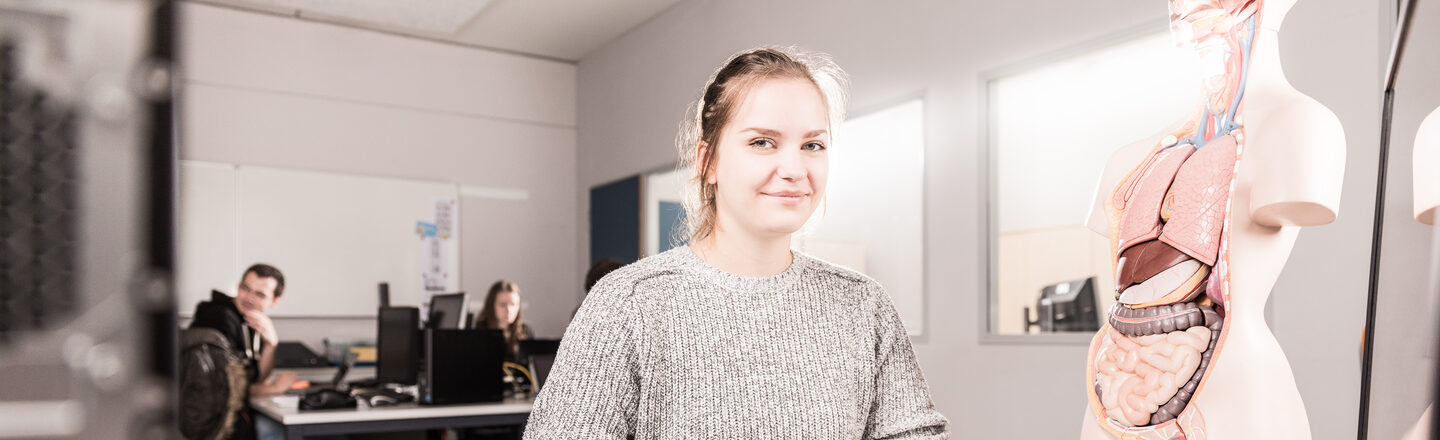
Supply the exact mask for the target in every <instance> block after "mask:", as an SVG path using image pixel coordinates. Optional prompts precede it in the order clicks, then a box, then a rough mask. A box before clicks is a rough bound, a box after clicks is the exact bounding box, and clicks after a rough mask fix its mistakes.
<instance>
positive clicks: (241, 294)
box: [190, 264, 299, 438]
mask: <svg viewBox="0 0 1440 440" xmlns="http://www.w3.org/2000/svg"><path fill="white" fill-rule="evenodd" d="M284 291H285V276H284V275H283V274H281V273H280V269H276V268H275V267H274V266H270V265H268V264H255V265H253V266H250V268H248V269H245V272H244V273H243V274H242V275H241V278H240V285H239V286H238V287H237V288H236V291H235V297H233V298H232V297H230V296H229V295H226V294H224V293H221V292H219V291H211V292H210V300H209V301H205V302H201V303H200V304H198V305H196V306H195V318H194V320H193V321H191V322H190V328H210V329H215V330H216V331H218V332H220V334H222V335H224V336H225V338H226V339H227V340H229V342H230V345H231V348H233V349H235V351H236V352H238V353H243V354H244V357H245V379H246V382H247V384H248V387H249V395H251V396H261V395H267V394H280V393H283V392H285V390H286V389H289V388H290V386H291V385H292V384H294V383H295V381H296V380H298V378H299V377H298V376H297V375H296V374H295V373H292V372H281V373H279V374H275V375H274V376H275V377H273V378H272V377H271V373H272V372H273V371H274V369H275V346H276V345H277V344H278V343H279V342H280V338H279V336H278V335H277V334H276V332H275V324H274V323H272V322H271V321H270V317H269V316H266V315H265V312H267V311H269V310H270V308H271V307H274V306H275V304H276V303H278V302H280V295H281V294H283V293H284ZM247 416H248V414H247ZM253 424H254V421H253V420H243V421H242V422H241V423H239V427H240V430H239V432H237V434H241V433H244V434H249V433H246V431H249V429H248V428H249V427H251V426H254V425H253ZM244 434H241V435H238V437H240V438H247V437H250V436H251V435H253V434H250V435H244Z"/></svg>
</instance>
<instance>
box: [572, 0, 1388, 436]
mask: <svg viewBox="0 0 1440 440" xmlns="http://www.w3.org/2000/svg"><path fill="white" fill-rule="evenodd" d="M1382 3H1383V2H1364V1H1359V2H1357V1H1352V0H1303V1H1301V2H1300V3H1299V5H1297V6H1296V7H1295V10H1294V11H1293V12H1291V14H1290V16H1289V18H1288V19H1287V20H1286V25H1285V28H1284V31H1283V32H1282V33H1281V39H1282V47H1281V53H1282V59H1283V61H1284V63H1285V65H1286V70H1287V72H1289V75H1290V77H1291V79H1292V82H1293V83H1294V84H1295V85H1296V86H1297V87H1298V88H1300V89H1301V90H1302V91H1304V92H1306V93H1309V94H1310V95H1311V96H1313V97H1315V98H1316V99H1318V100H1319V101H1320V102H1322V103H1324V104H1325V105H1326V106H1328V107H1329V108H1330V109H1332V110H1333V111H1334V112H1335V113H1336V114H1337V115H1338V116H1339V117H1340V119H1341V121H1342V122H1343V123H1344V124H1345V133H1346V135H1347V141H1348V143H1349V148H1350V155H1349V157H1348V162H1347V164H1346V175H1345V178H1346V184H1345V190H1344V194H1343V205H1342V206H1341V213H1340V218H1339V220H1338V221H1337V222H1336V223H1334V224H1332V225H1328V226H1323V227H1317V228H1312V229H1309V230H1306V231H1304V232H1302V233H1301V234H1300V238H1299V242H1298V243H1297V245H1296V248H1295V252H1294V254H1293V255H1292V257H1291V259H1290V264H1289V265H1288V266H1287V269H1286V271H1285V273H1284V274H1282V276H1281V278H1280V280H1279V284H1278V285H1277V286H1276V293H1275V295H1274V296H1273V299H1272V302H1273V303H1274V309H1275V316H1276V319H1275V322H1273V323H1272V324H1273V326H1274V327H1275V330H1276V333H1277V337H1278V338H1279V340H1280V343H1281V346H1282V347H1284V348H1285V350H1286V355H1287V356H1288V358H1289V359H1290V362H1291V364H1292V365H1293V366H1294V370H1295V375H1296V380H1297V382H1298V384H1299V387H1300V390H1301V394H1302V395H1303V397H1304V399H1305V402H1306V407H1307V411H1308V412H1309V416H1310V421H1311V425H1312V431H1313V432H1314V433H1315V434H1316V437H1317V438H1353V437H1354V432H1355V424H1356V419H1357V412H1358V411H1357V408H1358V403H1357V402H1358V394H1359V392H1358V390H1359V354H1358V347H1359V345H1358V342H1359V333H1360V329H1361V326H1362V325H1363V311H1364V309H1365V302H1364V301H1365V298H1364V293H1365V289H1366V281H1367V278H1368V275H1367V273H1366V268H1367V264H1366V263H1367V262H1368V259H1367V256H1368V250H1369V238H1368V237H1369V232H1370V223H1371V217H1370V215H1369V213H1370V210H1371V209H1372V207H1373V194H1374V178H1375V167H1376V164H1377V154H1376V139H1378V129H1377V124H1376V121H1378V119H1379V102H1380V96H1379V91H1378V84H1379V78H1380V69H1379V68H1378V66H1379V63H1380V59H1381V58H1382V55H1381V47H1382V46H1384V42H1382V41H1381V33H1382V26H1381V25H1380V23H1382V20H1381V18H1380V16H1381V11H1382V9H1383V7H1382ZM1165 5H1166V4H1165V2H1160V1H1153V0H1103V1H1090V2H1067V1H1042V0H1012V1H1005V2H984V1H963V2H947V1H933V2H827V1H820V0H807V1H789V2H765V1H760V0H734V1H725V2H719V1H694V2H685V3H681V4H679V5H677V6H676V7H674V8H671V9H670V10H668V11H666V12H665V13H663V14H661V15H660V16H658V17H656V18H655V19H653V20H651V21H650V22H647V23H646V24H644V25H642V26H641V27H639V28H637V29H635V30H633V31H631V32H629V33H627V34H626V35H624V36H623V37H621V38H619V39H617V40H616V41H614V42H611V43H610V44H608V45H606V46H604V47H603V48H601V49H600V50H597V51H596V52H594V53H592V54H590V55H588V56H586V57H585V58H584V59H582V60H581V61H580V65H579V116H578V120H577V127H578V134H579V143H578V149H579V164H580V166H579V178H578V181H577V184H578V187H577V189H578V191H579V194H580V198H581V200H580V206H581V209H580V212H577V213H576V216H577V219H582V220H583V217H582V215H583V212H584V209H586V207H587V206H588V205H587V203H588V201H587V200H584V199H585V197H586V194H588V189H589V187H590V186H592V185H596V184H599V183H602V182H606V181H610V180H614V179H617V178H620V177H623V176H626V175H630V174H634V173H636V172H639V171H642V170H647V169H653V168H656V167H659V166H662V165H665V164H669V163H672V162H673V161H674V160H675V158H674V152H673V151H674V148H673V147H672V146H671V145H670V144H671V140H672V139H674V136H675V128H676V126H677V123H678V122H679V121H680V120H681V118H682V117H683V110H684V108H685V105H686V104H687V103H688V102H690V101H692V100H694V99H695V98H696V97H697V96H698V94H699V92H700V88H701V87H702V86H703V85H704V84H703V82H704V80H705V78H706V77H707V76H708V75H709V74H710V73H711V72H712V71H713V70H714V69H715V68H717V67H718V65H719V63H720V62H721V61H723V60H724V59H725V57H726V56H728V55H730V54H731V53H733V52H736V51H738V50H742V49H745V48H749V47H753V46H758V45H763V44H797V45H800V46H801V47H802V48H805V49H809V50H817V51H825V52H829V53H831V54H833V55H834V57H835V60H836V61H837V62H838V63H839V64H840V66H842V67H844V68H845V69H846V70H847V71H848V72H849V73H850V74H851V77H852V84H853V90H852V96H853V100H852V103H853V106H852V108H853V109H859V110H865V109H871V108H876V107H878V106H880V105H883V104H885V103H893V102H896V100H897V99H901V98H904V97H907V96H914V94H916V93H922V92H923V93H924V94H925V97H926V121H925V127H926V141H927V149H926V153H925V158H926V161H927V162H926V167H927V168H926V173H925V175H926V185H927V192H926V199H925V206H926V210H925V211H926V215H927V218H926V219H925V225H926V232H927V237H926V239H927V242H926V244H927V245H926V252H927V259H926V261H927V268H926V274H927V277H928V280H927V286H929V291H928V295H929V302H928V305H929V310H928V311H927V313H929V319H928V321H930V322H931V323H932V324H931V325H930V328H929V330H930V331H929V334H928V335H927V336H926V337H925V338H924V339H923V340H917V341H916V342H917V344H916V350H917V354H918V356H919V358H920V362H921V365H922V367H923V368H924V371H925V373H926V375H927V378H928V379H929V382H930V386H931V389H932V391H933V393H934V396H935V400H936V403H937V405H939V408H940V410H941V411H942V412H944V414H945V415H946V416H948V417H949V418H950V420H951V422H952V426H953V429H954V433H955V437H956V438H1015V437H1018V438H1074V436H1076V435H1077V434H1076V433H1077V430H1078V429H1079V426H1080V421H1081V417H1082V414H1084V412H1085V400H1084V395H1083V393H1082V391H1081V390H1083V389H1084V386H1083V383H1084V378H1083V376H1084V367H1083V365H1084V359H1085V346H1083V345H1038V344H1036V345H985V344H981V343H980V334H979V331H980V329H981V328H982V326H981V323H980V319H981V316H982V313H983V312H982V310H981V304H982V302H981V299H980V297H979V296H978V295H981V293H982V292H983V291H984V277H985V274H986V268H985V266H984V261H983V260H982V258H983V257H982V256H983V255H985V253H984V250H983V249H982V246H983V245H984V241H983V239H982V235H981V234H982V227H983V223H982V222H981V220H982V218H983V217H982V216H983V215H984V213H983V211H982V209H983V206H984V203H983V202H984V199H983V198H982V197H984V194H983V193H982V191H981V188H980V186H979V185H980V184H981V180H980V178H981V175H980V172H981V170H982V166H983V165H982V164H983V162H982V159H983V156H982V155H981V151H982V150H981V149H980V148H981V147H980V145H979V144H978V142H979V131H978V130H979V126H978V124H979V120H980V115H979V114H978V112H979V110H980V109H981V105H980V102H979V100H980V98H981V96H982V95H981V93H980V90H979V88H978V84H979V74H980V72H982V71H985V70H987V69H992V68H995V67H998V66H1003V65H1007V64H1009V63H1013V62H1016V61H1018V60H1023V59H1028V58H1031V57H1034V56H1036V55H1039V54H1042V53H1046V52H1049V51H1053V50H1058V49H1061V48H1065V47H1068V46H1071V45H1075V44H1078V43H1081V42H1085V41H1089V40H1093V39H1095V38H1098V37H1101V36H1103V35H1106V34H1110V33H1114V32H1117V31H1120V30H1123V29H1127V28H1132V27H1134V26H1136V25H1139V24H1142V23H1148V22H1154V21H1155V20H1161V19H1164V17H1166V15H1167V12H1166V6H1165ZM1337 29H1343V30H1345V31H1343V32H1337V31H1336V30H1337ZM1384 30H1385V31H1387V32H1388V29H1384ZM1158 128H1159V127H1157V129H1158ZM1125 141H1128V140H1126V139H1117V140H1116V145H1117V146H1119V145H1121V144H1122V143H1124V142H1125ZM582 224H583V223H582ZM587 234H588V229H582V230H581V235H582V243H586V242H588V240H585V239H583V237H584V236H586V235H587ZM580 255H582V256H583V255H586V252H583V251H582V252H581V253H580ZM581 258H582V257H580V256H576V260H577V261H580V260H581ZM1316 274H1324V276H1317V275H1316Z"/></svg>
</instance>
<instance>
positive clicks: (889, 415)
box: [865, 284, 949, 439]
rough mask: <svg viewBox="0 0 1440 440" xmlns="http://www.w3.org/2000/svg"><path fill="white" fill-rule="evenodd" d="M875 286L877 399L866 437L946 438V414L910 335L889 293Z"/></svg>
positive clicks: (871, 412)
mask: <svg viewBox="0 0 1440 440" xmlns="http://www.w3.org/2000/svg"><path fill="white" fill-rule="evenodd" d="M872 289H874V290H876V291H877V292H876V293H875V297H876V303H877V306H876V310H875V315H876V316H875V318H876V329H875V331H876V335H875V336H876V337H877V338H878V339H877V344H876V353H875V362H876V369H875V401H874V402H873V403H872V404H871V407H870V420H869V422H868V423H867V426H866V428H865V438H867V439H932V438H947V437H948V436H949V430H948V428H947V427H946V425H947V423H948V421H947V420H945V416H942V415H940V412H939V411H936V410H935V403H934V402H933V401H931V400H930V387H929V385H927V384H926V383H925V376H924V375H923V374H921V373H920V364H919V362H917V361H916V360H915V351H914V349H913V347H911V345H910V335H909V334H907V333H906V331H905V325H904V324H903V323H902V322H900V313H899V312H897V311H895V305H894V304H893V303H891V302H890V295H889V294H886V293H885V292H884V291H883V290H881V289H880V286H879V284H874V285H873V287H872Z"/></svg>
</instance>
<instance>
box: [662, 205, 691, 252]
mask: <svg viewBox="0 0 1440 440" xmlns="http://www.w3.org/2000/svg"><path fill="white" fill-rule="evenodd" d="M658 223H659V227H660V230H659V233H660V252H665V251H668V250H670V248H673V247H675V246H677V245H679V246H683V245H685V242H686V241H688V240H686V239H685V238H686V237H685V228H684V225H685V207H684V206H681V205H680V204H679V203H675V202H666V201H661V202H660V221H659V222H658ZM675 240H679V241H680V242H679V243H676V242H675Z"/></svg>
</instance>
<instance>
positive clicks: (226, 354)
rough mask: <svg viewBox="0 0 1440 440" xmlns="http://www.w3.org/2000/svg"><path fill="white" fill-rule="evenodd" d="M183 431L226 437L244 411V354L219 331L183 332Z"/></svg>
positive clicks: (208, 438) (194, 437)
mask: <svg viewBox="0 0 1440 440" xmlns="http://www.w3.org/2000/svg"><path fill="white" fill-rule="evenodd" d="M179 361H180V434H181V435H183V436H184V437H185V438H187V439H190V440H201V439H203V440H214V439H227V438H230V436H231V435H232V434H235V433H236V430H237V428H238V429H241V430H243V429H244V428H243V427H238V426H237V424H238V423H242V414H241V413H242V412H243V411H245V396H246V393H247V391H248V387H249V382H248V381H247V380H246V377H245V358H244V356H243V355H242V354H240V353H238V352H237V350H235V349H234V348H232V347H231V345H230V342H229V341H228V340H227V339H226V338H225V336H224V335H223V334H221V333H220V332H219V331H217V330H215V329H211V328H190V329H186V330H182V331H181V332H180V359H179Z"/></svg>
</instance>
